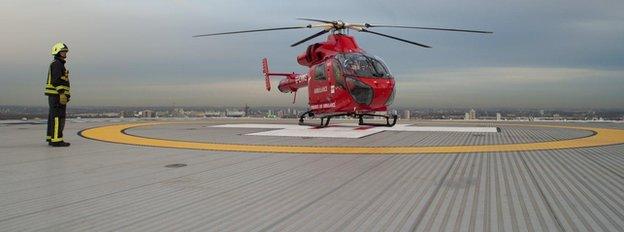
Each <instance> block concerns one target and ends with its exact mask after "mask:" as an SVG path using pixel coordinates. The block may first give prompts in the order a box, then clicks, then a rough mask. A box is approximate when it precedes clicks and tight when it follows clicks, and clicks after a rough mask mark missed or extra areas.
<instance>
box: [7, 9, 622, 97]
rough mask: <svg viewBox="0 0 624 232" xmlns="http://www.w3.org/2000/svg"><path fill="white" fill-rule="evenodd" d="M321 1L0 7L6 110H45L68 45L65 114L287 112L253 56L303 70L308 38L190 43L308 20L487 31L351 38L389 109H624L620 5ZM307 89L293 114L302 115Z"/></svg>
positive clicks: (279, 67)
mask: <svg viewBox="0 0 624 232" xmlns="http://www.w3.org/2000/svg"><path fill="white" fill-rule="evenodd" d="M326 3H327V4H329V3H330V2H326ZM327 4H319V3H317V2H314V3H312V2H302V1H294V2H269V1H253V2H249V1H228V2H218V1H208V2H206V1H191V0H188V1H132V2H127V1H88V2H84V1H77V0H68V1H63V2H57V1H37V2H34V1H16V0H9V1H7V2H6V4H4V5H5V7H3V8H2V9H0V13H2V14H3V15H4V16H5V20H2V21H0V25H1V26H3V28H5V32H6V33H4V34H5V36H3V37H2V38H0V49H1V50H2V51H3V54H6V55H5V56H2V57H0V70H2V72H1V74H0V83H1V84H0V105H24V106H44V105H45V104H46V100H45V98H44V97H43V94H42V91H43V84H44V81H45V75H46V72H47V65H48V64H49V62H50V56H49V55H48V54H49V53H48V51H49V47H50V46H51V45H52V44H54V43H55V42H57V41H64V42H67V43H68V45H69V48H70V53H69V61H68V67H69V69H70V72H71V77H72V78H71V81H72V94H73V97H72V102H71V103H70V108H71V107H78V106H171V105H180V106H202V105H217V106H218V105H244V104H250V105H267V106H287V105H289V104H290V102H291V101H292V95H290V94H281V93H279V92H277V91H275V90H273V91H271V92H266V90H264V83H263V80H262V75H261V73H260V59H261V58H262V57H267V58H269V63H270V64H271V69H272V70H275V71H284V72H291V71H294V72H305V71H307V69H306V68H305V67H302V66H300V65H298V64H297V63H296V62H295V57H296V56H297V55H298V54H299V53H301V52H302V51H304V50H305V46H307V45H308V44H310V43H311V42H308V43H306V44H304V45H301V46H300V47H295V48H290V47H289V46H288V45H289V44H291V43H292V42H294V41H297V40H298V39H301V38H303V37H306V36H309V35H310V34H313V33H314V31H311V30H300V31H285V32H275V33H254V34H248V35H243V36H231V37H218V38H191V36H192V35H196V34H202V33H211V32H221V31H228V30H244V29H253V28H265V27H279V26H296V25H305V24H307V22H302V21H297V20H295V19H294V18H297V17H312V18H324V19H332V20H333V19H342V20H345V21H351V22H371V23H385V24H402V25H413V26H431V27H458V28H467V29H481V30H490V31H494V34H493V35H487V36H483V35H471V34H462V33H449V32H429V31H407V30H394V29H387V30H383V31H381V30H380V32H384V33H388V34H391V35H395V36H399V37H401V38H406V39H410V40H414V41H418V42H421V43H425V44H428V45H431V46H432V47H433V48H432V49H422V48H418V47H415V46H411V45H408V44H402V43H399V42H395V41H392V40H386V39H383V38H376V37H373V36H369V35H365V34H362V33H355V32H353V33H351V34H352V35H354V36H355V37H356V39H357V40H358V42H359V44H360V46H361V47H363V48H364V49H365V50H366V51H368V52H370V53H372V54H374V55H378V56H380V57H382V58H383V59H384V60H385V61H386V63H387V64H388V66H390V69H391V71H392V73H393V74H394V75H395V77H396V80H397V95H396V99H395V105H393V107H409V106H420V107H434V108H466V107H475V108H492V107H510V108H605V109H622V108H624V91H622V89H624V47H623V46H622V45H621V41H623V40H624V28H622V27H621V25H622V24H624V16H622V14H621V13H620V12H621V10H622V9H624V3H622V2H620V1H600V2H586V1H549V2H542V1H523V2H513V3H507V2H499V1H471V2H456V3H451V2H439V1H425V2H419V3H414V2H410V1H398V0H396V1H384V2H375V1H342V2H331V5H332V6H333V7H332V8H331V9H330V8H326V7H323V5H327ZM345 9H349V10H345ZM310 12H313V13H310ZM234 15H235V16H234ZM51 19H54V20H51ZM59 25H60V26H59ZM322 40H323V39H315V40H313V41H312V42H319V41H322ZM274 84H275V83H274ZM306 91H307V89H305V90H303V91H300V92H299V93H298V96H297V104H296V105H295V106H298V107H305V103H306V102H307V93H306Z"/></svg>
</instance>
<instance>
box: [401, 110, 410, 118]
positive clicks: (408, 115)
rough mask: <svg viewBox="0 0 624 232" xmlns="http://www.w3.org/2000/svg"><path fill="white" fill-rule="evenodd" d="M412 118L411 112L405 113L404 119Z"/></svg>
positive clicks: (406, 111)
mask: <svg viewBox="0 0 624 232" xmlns="http://www.w3.org/2000/svg"><path fill="white" fill-rule="evenodd" d="M411 117H412V115H411V113H410V111H409V110H405V111H403V119H410V118H411Z"/></svg>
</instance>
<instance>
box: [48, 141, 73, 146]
mask: <svg viewBox="0 0 624 232" xmlns="http://www.w3.org/2000/svg"><path fill="white" fill-rule="evenodd" d="M48 144H49V145H50V146H53V147H69V145H70V143H66V142H63V141H61V142H50V143H48Z"/></svg>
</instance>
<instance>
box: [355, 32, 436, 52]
mask: <svg viewBox="0 0 624 232" xmlns="http://www.w3.org/2000/svg"><path fill="white" fill-rule="evenodd" d="M358 31H361V32H367V33H371V34H375V35H380V36H383V37H386V38H390V39H395V40H398V41H401V42H406V43H409V44H413V45H416V46H421V47H425V48H431V47H430V46H428V45H424V44H420V43H416V42H413V41H409V40H405V39H401V38H398V37H394V36H391V35H386V34H382V33H379V32H374V31H370V30H366V29H364V28H361V29H360V30H358Z"/></svg>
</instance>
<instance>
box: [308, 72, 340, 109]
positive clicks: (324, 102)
mask: <svg viewBox="0 0 624 232" xmlns="http://www.w3.org/2000/svg"><path fill="white" fill-rule="evenodd" d="M312 74H313V75H312V76H313V78H312V80H311V81H310V86H309V88H308V91H309V95H310V106H311V108H312V109H313V110H323V109H328V108H332V107H334V106H332V105H331V104H330V103H331V102H332V91H331V89H330V83H331V81H330V80H329V75H327V65H325V63H321V64H318V65H317V66H315V67H314V70H313V73H312Z"/></svg>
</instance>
